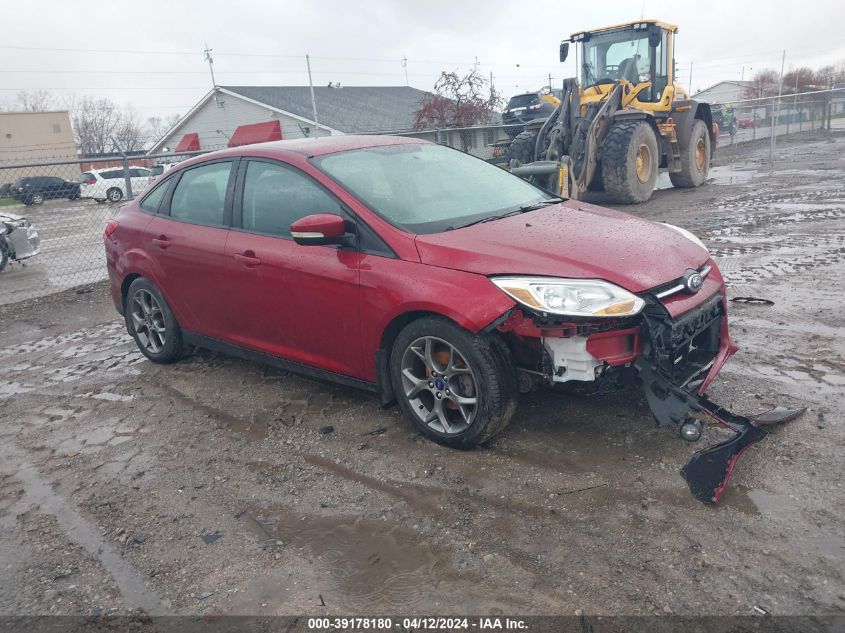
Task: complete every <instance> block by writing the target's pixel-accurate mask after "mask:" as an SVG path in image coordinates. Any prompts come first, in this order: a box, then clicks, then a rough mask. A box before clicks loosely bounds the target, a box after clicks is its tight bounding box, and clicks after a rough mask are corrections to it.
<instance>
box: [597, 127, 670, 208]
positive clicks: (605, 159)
mask: <svg viewBox="0 0 845 633" xmlns="http://www.w3.org/2000/svg"><path fill="white" fill-rule="evenodd" d="M657 165H658V153H657V138H655V136H654V131H653V130H652V129H651V126H650V125H649V124H648V123H646V122H645V121H642V120H637V121H622V122H620V123H616V124H615V125H614V126H613V127H611V128H610V130H608V132H607V136H606V137H605V139H604V143H603V145H602V154H601V179H602V182H603V183H604V190H605V192H607V194H608V196H610V198H611V200H613V201H614V202H621V203H623V204H638V203H640V202H645V201H646V200H648V199H649V198H650V197H651V194H652V192H654V187H655V185H656V184H657Z"/></svg>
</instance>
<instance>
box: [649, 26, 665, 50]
mask: <svg viewBox="0 0 845 633" xmlns="http://www.w3.org/2000/svg"><path fill="white" fill-rule="evenodd" d="M662 39H663V32H662V30H661V28H660V27H659V26H657V25H656V24H652V25H651V26H650V27H649V29H648V45H649V46H651V47H652V48H657V47H658V46H660V42H661V40H662Z"/></svg>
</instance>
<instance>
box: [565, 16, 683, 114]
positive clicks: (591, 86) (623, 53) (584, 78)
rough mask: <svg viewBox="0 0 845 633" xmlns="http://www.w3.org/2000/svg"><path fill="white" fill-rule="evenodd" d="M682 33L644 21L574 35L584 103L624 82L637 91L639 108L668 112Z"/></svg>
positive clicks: (573, 40) (664, 24) (602, 95)
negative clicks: (676, 47)
mask: <svg viewBox="0 0 845 633" xmlns="http://www.w3.org/2000/svg"><path fill="white" fill-rule="evenodd" d="M677 30H678V27H676V26H674V25H671V24H666V23H664V22H658V21H656V20H641V21H639V22H631V23H628V24H621V25H616V26H611V27H607V28H603V29H597V30H594V31H583V32H580V33H574V34H572V36H571V38H570V41H571V42H572V43H573V44H574V45H575V49H576V52H575V62H576V66H577V68H578V79H579V83H580V86H581V102H582V104H584V103H590V102H594V101H600V100H602V99H603V98H604V97H605V95H607V94H609V93H610V91H611V90H612V89H613V87H614V86H615V85H616V84H617V83H618V82H620V81H623V80H624V81H627V82H629V83H630V84H631V86H633V90H634V91H636V92H637V95H636V99H635V101H636V102H638V103H636V105H635V107H639V108H642V109H646V110H653V111H657V110H661V111H662V110H668V109H669V108H670V107H671V102H672V93H673V88H674V86H673V80H674V78H673V63H672V60H673V56H674V55H673V50H672V49H673V44H674V41H673V40H674V34H675V33H676V32H677ZM561 52H562V51H561Z"/></svg>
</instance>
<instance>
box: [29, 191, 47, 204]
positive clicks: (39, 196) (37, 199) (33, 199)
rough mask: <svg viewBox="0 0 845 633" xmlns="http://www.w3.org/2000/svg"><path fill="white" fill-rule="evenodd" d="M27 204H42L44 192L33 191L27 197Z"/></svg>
mask: <svg viewBox="0 0 845 633" xmlns="http://www.w3.org/2000/svg"><path fill="white" fill-rule="evenodd" d="M29 204H44V194H43V193H34V194H32V195H31V196H30V197H29Z"/></svg>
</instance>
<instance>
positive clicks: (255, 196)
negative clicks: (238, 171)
mask: <svg viewBox="0 0 845 633" xmlns="http://www.w3.org/2000/svg"><path fill="white" fill-rule="evenodd" d="M242 210H243V217H242V221H241V225H242V227H243V228H244V229H246V230H247V231H255V232H256V233H265V234H267V235H275V236H279V237H289V236H290V225H291V224H293V223H294V222H296V221H297V220H299V219H300V218H304V217H305V216H307V215H311V214H313V213H334V214H337V215H343V211H342V209H341V207H340V204H339V203H338V202H337V201H336V200H335V199H334V198H333V197H332V196H331V195H329V194H328V193H327V192H326V191H325V190H324V189H323V188H322V187H320V186H319V185H318V184H317V183H315V182H314V181H313V180H311V179H310V178H308V176H306V175H305V174H302V173H300V172H298V171H297V170H295V169H293V168H290V167H283V166H281V165H279V164H276V163H265V162H261V161H256V160H252V161H249V163H248V164H247V167H246V177H245V178H244V184H243V203H242Z"/></svg>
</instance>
